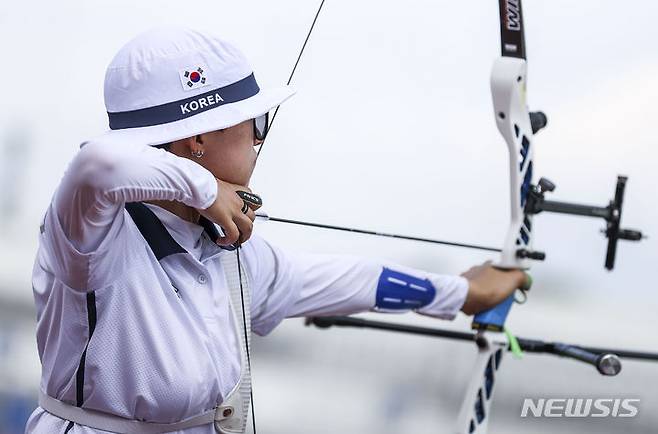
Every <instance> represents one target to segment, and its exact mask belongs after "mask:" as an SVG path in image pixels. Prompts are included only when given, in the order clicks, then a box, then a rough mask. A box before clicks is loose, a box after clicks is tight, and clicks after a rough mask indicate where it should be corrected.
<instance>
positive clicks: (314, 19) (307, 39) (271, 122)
mask: <svg viewBox="0 0 658 434" xmlns="http://www.w3.org/2000/svg"><path fill="white" fill-rule="evenodd" d="M324 1H325V0H322V2H321V3H320V7H318V10H317V12H316V13H315V17H314V18H313V23H311V27H310V28H309V29H308V33H307V34H306V39H304V44H303V45H302V49H301V50H299V54H298V55H297V60H296V61H295V66H293V67H292V71H291V72H290V77H288V82H287V83H286V85H290V83H291V82H292V77H293V76H294V75H295V71H296V70H297V66H298V65H299V61H300V60H301V59H302V55H303V54H304V50H305V49H306V44H308V41H309V39H310V38H311V33H313V28H314V27H315V23H316V22H317V21H318V17H319V16H320V12H321V11H322V6H324ZM279 108H281V106H280V105H278V106H276V109H274V114H273V115H272V120H271V121H270V124H269V125H268V128H267V131H268V133H269V132H270V131H272V126H273V125H274V119H276V114H277V113H279ZM265 140H267V137H266V138H265ZM265 140H263V143H261V145H260V149H258V153H257V155H256V158H258V157H260V153H261V151H262V150H263V146H265Z"/></svg>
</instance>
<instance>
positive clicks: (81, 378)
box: [67, 291, 96, 431]
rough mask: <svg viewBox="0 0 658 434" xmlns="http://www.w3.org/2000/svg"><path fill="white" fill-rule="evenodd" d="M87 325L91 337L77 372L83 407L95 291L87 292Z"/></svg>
mask: <svg viewBox="0 0 658 434" xmlns="http://www.w3.org/2000/svg"><path fill="white" fill-rule="evenodd" d="M87 326H88V327H89V338H87V344H86V345H85V349H84V351H83V352H82V356H80V364H79V365H78V370H77V372H76V373H75V385H76V391H75V398H76V404H75V405H76V406H78V407H82V403H83V401H84V387H85V360H86V359H87V349H88V348H89V342H90V341H91V335H93V334H94V330H95V329H96V293H95V292H93V291H92V292H88V293H87ZM67 431H68V428H67Z"/></svg>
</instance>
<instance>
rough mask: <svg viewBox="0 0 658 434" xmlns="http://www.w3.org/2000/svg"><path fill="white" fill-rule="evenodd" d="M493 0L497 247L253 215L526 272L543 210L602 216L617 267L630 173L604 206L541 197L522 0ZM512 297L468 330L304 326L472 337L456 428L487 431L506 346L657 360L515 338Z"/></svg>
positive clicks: (335, 322) (625, 236)
mask: <svg viewBox="0 0 658 434" xmlns="http://www.w3.org/2000/svg"><path fill="white" fill-rule="evenodd" d="M324 3H325V1H324V0H322V2H321V3H320V6H319V8H318V10H317V12H316V14H315V17H314V19H313V23H312V25H311V27H310V29H309V31H308V33H307V35H306V38H305V40H304V43H303V45H302V48H301V50H300V52H299V55H298V57H297V60H296V62H295V65H294V67H293V69H292V72H291V74H290V76H289V78H288V82H287V84H290V83H291V82H292V79H293V76H294V74H295V71H296V70H297V67H298V66H299V63H300V60H301V58H302V55H303V53H304V50H305V49H306V47H307V44H308V42H309V39H310V36H311V33H312V32H313V29H314V27H315V25H316V23H317V20H318V17H319V15H320V12H321V10H322V7H323V6H324ZM498 4H499V11H500V32H501V57H500V58H498V59H496V60H495V62H494V65H493V68H492V72H491V94H492V99H493V108H494V117H495V121H496V125H497V127H498V130H499V131H500V133H501V135H502V137H503V139H504V141H505V143H506V145H507V148H508V153H509V170H510V190H509V191H510V223H509V226H508V229H507V233H506V236H505V240H504V242H503V246H502V248H497V247H490V246H482V245H476V244H467V243H460V242H454V241H445V240H436V239H429V238H422V237H414V236H407V235H399V234H390V233H382V232H377V231H372V230H365V229H357V228H350V227H342V226H334V225H327V224H322V223H312V222H305V221H300V220H292V219H284V218H277V217H271V216H268V215H267V214H264V213H262V212H261V213H257V217H259V218H261V219H266V220H270V221H275V222H280V223H287V224H296V225H304V226H311V227H318V228H324V229H331V230H340V231H349V232H353V233H361V234H368V235H376V236H384V237H392V238H398V239H406V240H414V241H420V242H429V243H436V244H446V245H451V246H457V247H466V248H473V249H480V250H487V251H493V252H500V257H499V260H498V261H497V263H496V266H497V267H499V268H503V269H521V270H526V271H528V270H529V268H530V265H531V261H533V260H544V259H545V256H546V255H545V254H544V253H543V252H541V251H536V250H534V249H533V245H532V241H533V240H532V238H533V236H532V235H533V234H532V231H533V217H534V215H536V214H539V213H540V212H558V213H566V214H571V215H580V216H588V217H597V218H603V219H604V220H605V222H606V229H605V235H606V237H607V238H608V247H607V253H606V261H605V267H606V268H607V269H609V270H611V269H612V268H613V267H614V262H615V254H616V246H617V242H618V240H632V241H639V240H640V239H642V237H643V236H642V233H641V232H639V231H635V230H629V229H621V228H620V221H621V211H622V204H623V196H624V189H625V184H626V180H627V178H626V177H622V176H620V177H618V179H617V187H616V191H615V196H614V199H613V200H611V201H610V203H609V204H608V205H607V206H604V207H596V206H589V205H583V204H575V203H566V202H556V201H549V200H546V199H545V194H546V193H549V192H552V191H553V190H554V189H555V185H554V184H553V183H552V182H551V181H549V180H548V179H546V178H541V179H540V180H539V181H538V182H537V184H533V149H534V147H533V144H534V137H535V134H536V133H538V132H539V131H540V130H541V129H542V128H544V127H545V126H546V124H547V117H546V115H545V114H544V113H542V112H530V111H529V110H528V106H527V103H526V94H527V92H526V89H527V60H526V46H525V37H524V23H523V13H522V8H521V0H498ZM278 111H279V107H277V109H276V110H275V112H274V115H273V117H272V120H271V122H270V125H269V127H270V129H271V128H272V126H273V124H274V120H275V119H276V116H277V113H278ZM263 147H264V146H261V148H260V149H259V151H258V155H259V156H260V153H261V151H262V150H263ZM529 287H530V279H529V278H528V282H527V284H526V285H525V286H524V287H523V288H520V290H521V291H522V293H523V294H524V295H525V291H526V290H528V289H529ZM524 300H525V297H524ZM514 302H515V295H511V296H510V297H508V298H507V299H506V300H505V301H503V302H502V303H501V304H499V305H498V306H496V307H494V308H492V309H490V310H488V311H485V312H481V313H479V314H477V315H476V316H475V317H474V318H473V322H472V329H473V330H474V331H473V332H455V331H449V330H441V329H433V328H424V327H415V326H407V325H401V324H390V323H386V322H380V321H371V320H365V319H360V318H352V317H324V318H308V319H307V324H314V325H316V326H318V327H322V328H326V327H331V326H344V327H361V328H364V327H366V328H374V329H379V330H388V331H395V332H405V333H413V334H420V335H425V336H435V337H442V338H449V339H457V340H463V341H469V342H475V343H476V344H477V347H478V355H477V359H476V363H475V367H474V371H473V372H474V374H473V376H472V378H471V382H470V384H469V386H468V388H467V390H466V393H465V398H464V401H463V403H462V407H461V410H460V414H459V417H458V421H457V432H458V433H477V434H483V433H486V431H487V425H488V420H489V413H490V408H491V401H492V398H493V391H494V384H495V383H496V381H495V380H496V376H497V372H498V369H499V367H500V366H501V363H502V360H503V358H504V354H505V353H506V352H507V351H509V350H512V351H515V352H520V351H521V350H524V351H528V352H535V353H549V354H555V355H559V356H563V357H569V358H573V359H576V360H580V361H583V362H586V363H589V364H592V365H594V366H595V367H596V368H597V370H598V371H599V372H600V373H601V374H602V375H616V374H618V373H619V372H620V370H621V361H620V359H619V357H627V358H636V359H644V360H658V354H653V353H643V352H636V351H625V350H620V349H606V348H593V347H583V346H574V345H569V344H564V343H560V342H544V341H540V340H532V339H524V338H515V337H513V336H512V335H511V334H509V333H506V330H505V321H506V318H507V316H508V314H509V312H510V309H511V307H512V305H513V304H514Z"/></svg>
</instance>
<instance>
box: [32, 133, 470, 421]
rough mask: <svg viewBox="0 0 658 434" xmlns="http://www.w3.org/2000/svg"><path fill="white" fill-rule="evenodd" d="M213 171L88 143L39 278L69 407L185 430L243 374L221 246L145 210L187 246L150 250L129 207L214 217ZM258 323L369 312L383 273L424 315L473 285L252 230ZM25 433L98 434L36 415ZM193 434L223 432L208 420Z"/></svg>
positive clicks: (48, 347) (62, 194)
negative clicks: (429, 292)
mask: <svg viewBox="0 0 658 434" xmlns="http://www.w3.org/2000/svg"><path fill="white" fill-rule="evenodd" d="M216 195H217V184H216V180H215V178H214V176H213V175H212V174H211V173H210V172H209V171H207V170H206V169H204V168H203V167H201V166H200V165H198V164H196V163H195V162H193V161H190V160H187V159H184V158H179V157H177V156H175V155H173V154H171V153H168V152H165V151H163V150H158V149H154V148H150V147H146V146H144V147H119V146H116V145H111V147H110V146H109V145H106V144H104V143H92V144H88V145H87V146H85V147H84V148H83V149H82V150H81V151H80V152H79V153H78V155H77V156H76V157H75V158H74V159H73V161H72V162H71V164H70V165H69V167H68V169H67V171H66V173H65V175H64V178H63V179H62V182H61V184H60V186H59V187H58V189H57V191H56V193H55V195H54V198H53V201H52V203H51V204H50V207H49V208H48V210H47V212H46V215H45V217H44V223H43V226H42V233H41V236H40V239H39V250H38V252H37V257H36V260H35V264H34V270H33V289H34V297H35V302H36V305H37V318H38V325H37V343H38V350H39V356H40V358H41V363H42V377H41V389H42V391H43V392H45V393H46V394H47V395H49V396H52V397H54V398H57V399H59V400H61V401H64V402H67V403H69V404H72V405H78V406H82V407H83V408H88V409H94V410H99V411H103V412H106V413H111V414H114V415H118V416H122V417H125V418H129V419H137V420H143V421H149V422H158V423H170V422H177V421H180V420H182V419H185V418H189V417H191V416H195V415H197V414H200V413H202V412H204V411H206V410H209V409H211V408H213V407H215V406H216V405H217V404H220V403H221V402H222V401H223V399H224V398H225V397H226V396H227V394H228V393H229V392H230V391H231V390H232V389H233V387H234V386H235V384H236V383H237V382H238V380H239V378H240V352H239V342H238V341H237V339H236V331H235V330H234V326H233V321H232V320H231V310H230V306H229V301H228V288H227V286H226V279H225V277H224V270H222V266H221V263H220V257H221V255H224V254H231V253H230V252H227V251H225V250H222V249H220V248H219V247H218V246H217V245H216V244H215V243H214V242H213V241H212V240H211V239H210V237H209V236H208V234H207V233H206V232H205V231H204V229H203V227H202V226H199V225H197V224H194V223H191V222H189V221H186V220H183V219H181V218H179V217H178V216H176V215H175V214H172V213H170V212H169V211H166V210H164V209H162V208H160V207H157V206H155V205H151V204H147V205H146V206H147V207H148V209H149V210H151V211H152V212H153V213H154V214H155V216H156V217H157V219H158V220H159V221H160V222H161V223H162V225H163V227H164V229H165V230H166V232H167V233H168V234H170V236H171V238H172V239H173V240H174V242H175V244H177V245H178V246H180V247H182V249H180V250H178V251H169V252H167V254H160V256H159V257H158V253H157V252H155V253H154V251H153V250H152V249H151V248H150V247H149V245H148V244H147V242H146V240H145V239H144V237H143V236H142V234H141V233H140V231H139V230H138V228H137V226H136V225H135V222H134V221H133V219H132V218H131V216H130V214H129V213H128V212H127V211H126V208H125V204H126V203H130V202H143V201H153V200H170V201H171V200H176V201H180V202H182V203H184V204H186V205H188V206H191V207H194V208H199V209H205V208H207V207H208V206H210V204H212V203H213V202H214V201H215V199H216ZM241 257H242V260H243V264H244V267H245V270H246V272H247V278H248V279H249V282H250V287H251V291H252V297H251V300H252V302H251V306H250V309H251V316H252V329H253V330H254V331H255V332H256V333H257V334H259V335H265V334H267V333H269V332H270V331H271V330H272V329H273V328H274V327H276V325H277V324H279V323H280V322H281V321H282V320H283V319H284V318H286V317H295V316H307V315H334V314H351V313H356V312H363V311H368V310H371V309H373V307H374V306H375V302H376V292H377V286H378V280H379V278H380V275H382V270H383V269H384V266H386V267H387V268H388V269H391V270H394V271H395V272H399V273H406V274H408V275H410V276H414V277H417V278H420V279H426V280H428V281H429V282H431V284H432V286H433V287H434V288H435V290H436V296H435V297H434V299H433V300H432V301H431V302H430V303H429V304H427V305H426V306H424V307H423V308H422V309H420V310H419V311H421V312H422V313H424V314H427V315H432V316H436V317H439V318H445V319H451V318H454V316H455V315H456V313H457V312H458V310H459V309H460V308H461V307H462V305H463V303H464V300H465V297H466V292H467V290H468V284H467V281H466V280H465V279H464V278H462V277H457V276H442V275H436V274H432V273H426V272H422V271H419V270H414V269H411V268H408V267H402V266H399V265H392V264H383V263H381V262H378V261H374V260H369V259H363V258H357V257H350V256H335V255H299V254H292V253H288V252H284V251H282V250H280V249H279V248H277V247H275V246H273V245H271V244H269V243H268V242H267V241H265V240H264V239H262V238H261V237H259V236H258V235H256V234H254V235H253V236H252V237H251V239H250V240H249V241H248V242H247V243H245V244H244V245H243V247H242V249H241ZM26 432H28V433H49V434H50V433H53V432H60V433H64V432H69V433H98V432H103V431H100V430H95V429H92V428H88V427H84V426H80V425H77V424H73V423H70V422H69V421H66V420H63V419H60V418H58V417H56V416H54V415H51V414H49V413H47V412H45V411H44V410H43V409H41V408H37V409H36V410H35V412H34V413H33V414H32V416H31V417H30V420H29V421H28V424H27V428H26ZM184 432H185V434H201V433H203V434H211V433H214V427H213V426H212V424H209V425H206V426H198V427H195V428H191V429H187V430H185V431H184Z"/></svg>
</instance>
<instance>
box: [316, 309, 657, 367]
mask: <svg viewBox="0 0 658 434" xmlns="http://www.w3.org/2000/svg"><path fill="white" fill-rule="evenodd" d="M306 325H314V326H316V327H319V328H329V327H334V326H336V327H356V328H368V329H375V330H384V331H392V332H399V333H409V334H414V335H419V336H429V337H438V338H445V339H453V340H460V341H466V342H477V333H476V332H460V331H454V330H446V329H438V328H431V327H420V326H412V325H405V324H395V323H389V322H384V321H374V320H368V319H363V318H357V317H351V316H326V317H309V318H306ZM517 340H518V342H519V346H520V347H521V349H522V350H523V351H526V352H528V353H544V354H554V355H558V356H562V357H568V358H572V359H576V360H580V361H582V362H585V363H588V364H591V365H593V366H595V367H596V368H597V370H598V371H599V372H600V373H601V374H603V375H616V374H618V373H619V371H620V370H621V362H620V359H634V360H644V361H658V353H650V352H642V351H632V350H623V349H617V348H599V347H589V346H582V345H571V344H565V343H562V342H546V341H542V340H538V339H527V338H517ZM508 350H509V349H508Z"/></svg>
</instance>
